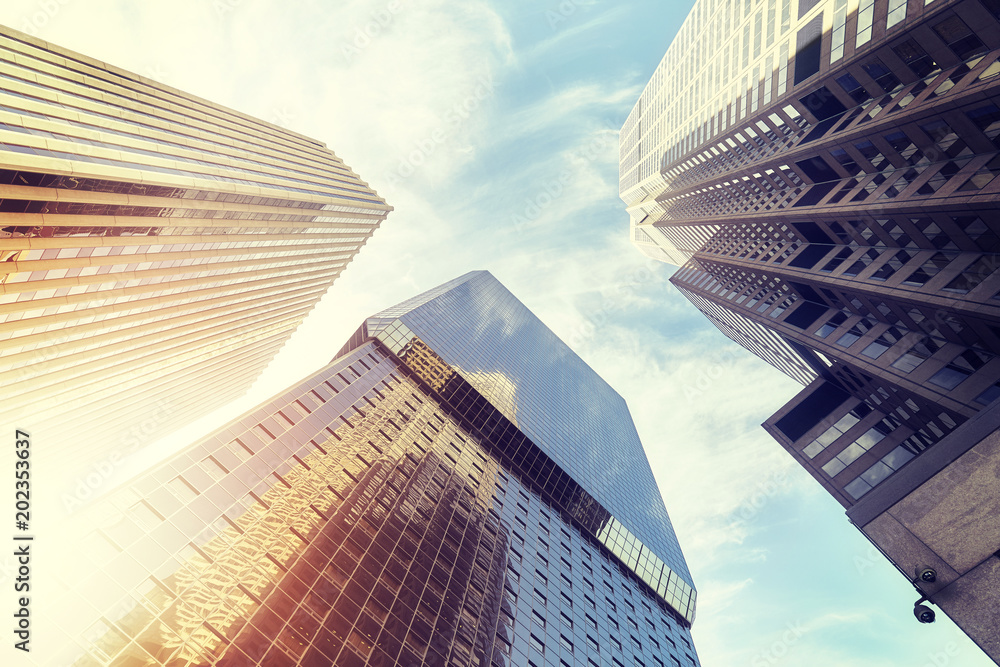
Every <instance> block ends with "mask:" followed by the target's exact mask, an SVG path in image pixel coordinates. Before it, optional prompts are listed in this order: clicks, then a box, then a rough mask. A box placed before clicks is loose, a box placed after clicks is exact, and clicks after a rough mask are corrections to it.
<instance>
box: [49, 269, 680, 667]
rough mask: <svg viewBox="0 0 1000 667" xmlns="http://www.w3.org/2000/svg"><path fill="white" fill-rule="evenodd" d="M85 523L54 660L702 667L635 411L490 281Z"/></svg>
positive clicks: (410, 317) (375, 324)
mask: <svg viewBox="0 0 1000 667" xmlns="http://www.w3.org/2000/svg"><path fill="white" fill-rule="evenodd" d="M86 511H87V512H89V515H88V516H89V517H91V518H92V517H94V516H96V517H98V522H99V524H100V528H99V529H98V530H96V531H94V532H91V533H89V535H88V536H87V537H86V538H83V539H81V540H80V541H79V542H75V544H78V545H79V548H78V552H79V556H77V557H75V558H74V559H73V561H72V562H67V563H66V564H65V565H64V566H62V567H60V568H59V569H58V571H51V572H48V573H47V576H46V578H45V580H46V582H47V581H49V580H50V579H51V581H52V582H53V588H54V590H53V591H52V592H51V595H52V596H54V597H55V598H57V599H58V600H59V601H60V604H59V605H58V606H57V608H54V607H53V605H48V604H44V603H38V604H37V605H36V614H38V615H42V614H45V615H46V619H47V620H48V621H50V622H51V624H50V625H47V626H46V627H47V628H50V630H49V631H51V632H52V633H53V636H51V637H46V639H45V646H47V647H56V646H58V647H60V648H61V651H59V652H58V653H57V654H55V655H53V656H51V660H52V661H53V662H54V663H55V664H75V665H79V666H84V665H88V666H89V665H97V664H100V665H103V664H115V665H148V664H157V665H160V664H162V665H180V664H184V665H209V664H212V665H215V664H217V665H256V664H261V665H310V666H311V665H323V666H328V665H330V664H331V663H332V664H335V665H337V666H338V667H351V666H354V665H358V666H360V665H403V666H406V667H410V666H413V665H444V664H448V665H478V666H480V667H490V666H496V667H508V666H515V665H516V666H526V665H534V666H535V667H543V666H545V665H569V666H575V665H582V666H587V667H589V666H590V665H611V666H616V665H617V666H620V667H624V666H626V665H629V666H631V665H641V666H646V667H678V666H683V667H691V666H692V665H697V664H698V660H697V657H696V654H695V651H694V648H693V647H692V644H691V638H690V632H689V628H690V625H691V622H692V621H693V620H694V615H695V591H694V588H693V585H692V580H691V575H690V573H689V572H688V568H687V565H686V564H685V561H684V557H683V555H682V553H681V550H680V547H679V546H678V543H677V539H676V537H675V535H674V532H673V530H672V528H671V524H670V520H669V518H668V516H667V512H666V510H665V508H664V506H663V500H662V497H661V496H660V494H659V491H658V489H657V486H656V483H655V481H654V479H653V475H652V472H651V470H650V467H649V464H648V462H647V460H646V457H645V453H644V452H643V449H642V445H641V443H640V441H639V438H638V435H637V433H636V430H635V426H634V425H633V423H632V420H631V417H630V415H629V411H628V408H627V406H626V404H625V401H624V400H623V399H622V397H621V396H620V395H619V394H617V393H616V392H615V391H614V390H613V389H612V388H611V387H610V386H608V384H607V383H605V382H604V381H603V380H602V379H601V378H600V377H599V376H597V374H596V373H594V371H593V370H591V369H590V367H588V366H587V365H586V364H585V363H584V362H583V361H582V360H581V359H580V358H579V357H577V356H576V355H575V354H574V353H573V352H572V351H571V350H570V349H569V348H568V347H567V346H566V345H565V344H564V343H563V342H562V341H560V340H559V339H558V338H557V337H556V336H555V335H554V334H553V333H552V332H551V331H550V330H549V329H548V328H546V327H545V326H544V325H543V324H542V323H541V321H539V320H538V319H537V318H536V317H535V316H534V315H533V314H532V313H531V312H530V311H529V310H528V309H527V308H525V307H524V305H523V304H521V303H520V302H519V301H518V300H517V299H516V298H515V297H514V296H512V295H511V294H510V292H508V291H507V290H506V289H505V288H504V287H503V286H502V285H501V284H500V283H499V282H498V281H497V280H496V279H495V278H493V276H491V275H490V274H489V273H486V272H473V273H470V274H467V275H465V276H462V277H460V278H457V279H455V280H453V281H451V282H449V283H446V284H444V285H442V286H440V287H438V288H436V289H434V290H431V291H429V292H426V293H424V294H422V295H420V296H418V297H415V298H413V299H411V300H409V301H406V302H404V303H401V304H399V305H398V306H395V307H393V308H390V309H388V310H385V311H383V312H381V313H379V314H377V315H375V316H373V317H371V318H369V319H367V320H365V322H364V323H363V325H362V326H361V328H360V329H359V330H358V331H357V333H356V334H355V335H354V336H353V337H352V338H351V340H350V341H349V342H348V343H347V344H346V345H345V346H344V347H343V349H342V350H341V351H340V352H339V353H338V355H337V357H336V359H335V360H334V361H333V362H332V363H330V364H329V365H328V366H326V367H325V368H323V369H322V370H320V371H319V372H317V373H316V374H314V375H312V376H311V377H309V378H307V379H305V380H303V381H302V382H301V383H299V384H297V385H296V386H294V387H292V388H290V389H288V390H287V391H284V392H282V393H280V394H278V395H277V396H275V398H274V399H273V400H271V401H269V402H267V403H266V404H264V405H261V406H259V407H258V408H256V409H254V410H252V411H251V412H249V413H247V414H246V415H244V416H242V417H240V418H239V419H237V420H235V421H234V422H232V423H230V424H228V425H227V426H225V427H223V428H221V429H219V430H218V431H216V432H215V433H214V434H212V435H211V436H209V437H207V438H206V439H204V440H202V441H201V442H199V443H197V444H195V445H193V446H191V447H190V448H188V449H186V450H184V451H182V452H181V453H179V454H177V455H176V456H174V457H173V458H171V459H169V460H167V461H166V462H164V463H162V464H160V465H159V466H158V467H156V468H153V469H152V470H151V471H149V472H148V473H146V474H143V475H141V476H140V477H139V478H137V479H136V480H134V482H133V483H131V484H130V485H128V486H126V487H124V488H123V489H121V490H119V491H117V492H115V493H113V494H112V495H110V496H109V497H108V498H107V499H105V500H104V501H102V502H100V503H97V504H95V505H92V506H91V507H89V508H88V509H87V510H86ZM78 525H83V524H82V522H79V523H78ZM42 583H45V582H42ZM80 609H83V610H85V612H80V611H79V610H80ZM81 654H83V655H82V656H81ZM36 659H39V658H36ZM60 661H61V662H60Z"/></svg>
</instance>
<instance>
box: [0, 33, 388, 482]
mask: <svg viewBox="0 0 1000 667" xmlns="http://www.w3.org/2000/svg"><path fill="white" fill-rule="evenodd" d="M0 80H2V84H0V350H2V355H0V384H2V386H3V387H4V401H3V406H2V408H0V411H2V415H3V419H0V423H3V424H5V425H6V426H9V427H10V428H15V427H17V428H22V429H27V430H30V431H33V432H34V433H35V435H36V437H38V438H42V439H44V441H45V442H48V443H52V448H49V449H50V450H51V449H55V448H56V447H55V443H58V451H59V456H58V458H59V461H60V462H61V464H63V465H64V466H65V467H67V468H70V469H77V470H83V469H84V468H85V466H84V465H83V464H85V463H88V462H90V461H92V460H94V459H99V458H106V457H108V456H118V457H120V456H124V455H126V454H128V453H129V452H130V451H132V450H133V449H135V448H136V447H137V446H138V444H140V440H142V438H139V437H137V436H144V438H146V439H148V438H149V437H150V434H151V433H152V432H155V433H156V435H162V434H164V433H166V432H167V431H168V430H169V429H171V428H172V427H175V426H178V425H181V424H184V423H188V422H190V421H193V420H194V419H195V418H197V417H199V416H201V415H203V414H205V413H207V412H209V411H210V410H212V409H214V408H216V407H219V406H221V405H223V404H225V403H226V402H228V401H230V400H232V399H233V398H235V397H237V396H239V395H241V394H242V393H243V392H245V391H246V390H247V389H248V388H249V386H250V385H251V383H252V382H253V380H254V379H255V378H256V377H257V376H258V375H259V374H260V372H261V370H262V369H263V368H264V367H265V366H266V365H267V364H268V362H269V361H270V360H271V359H272V358H273V357H274V355H275V353H276V352H277V351H278V349H279V348H280V347H281V346H282V345H283V344H284V342H285V341H286V340H287V339H288V337H289V336H290V335H291V333H292V331H294V330H295V328H296V327H297V326H298V324H299V323H300V322H301V321H302V319H303V318H304V317H305V315H306V314H307V313H308V312H309V311H310V310H311V309H312V307H313V306H314V305H315V304H316V302H317V301H318V300H319V298H320V297H321V296H322V295H323V294H324V293H325V292H326V290H327V289H328V288H329V286H330V285H331V284H332V282H333V281H334V279H336V277H337V276H338V275H339V274H340V272H341V271H342V270H343V268H344V267H345V266H346V265H347V263H348V262H349V261H350V260H351V259H352V258H353V257H354V255H355V254H356V253H357V252H358V250H359V249H360V248H361V246H362V245H363V244H364V243H365V241H366V240H367V239H368V238H369V236H371V234H372V233H373V231H374V230H375V229H376V228H377V227H378V226H379V224H380V223H381V221H382V220H383V219H384V218H385V216H386V214H387V213H388V212H389V211H390V210H391V208H390V207H389V206H387V205H386V204H385V202H384V201H383V200H382V199H381V198H380V197H378V196H377V195H376V194H375V192H374V191H373V190H372V189H371V188H369V187H368V186H367V185H366V184H365V182H364V181H362V180H361V179H360V178H359V177H358V176H357V175H356V174H355V173H354V172H353V171H351V170H350V168H348V167H347V166H346V165H344V163H343V162H342V161H341V160H340V159H339V158H338V157H337V156H336V155H335V154H334V153H333V152H332V151H330V150H329V149H327V148H326V147H325V146H324V145H323V144H321V143H320V142H318V141H316V140H314V139H310V138H308V137H304V136H302V135H299V134H296V133H295V132H291V131H289V130H286V129H284V128H281V127H278V126H276V125H273V124H270V123H267V122H264V121H261V120H259V119H256V118H252V117H250V116H247V115H245V114H242V113H239V112H236V111H233V110H231V109H226V108H224V107H221V106H219V105H217V104H213V103H212V102H209V101H206V100H203V99H199V98H197V97H194V96H192V95H188V94H185V93H183V92H180V91H178V90H175V89H173V88H171V87H169V86H165V85H162V84H159V83H157V82H155V81H151V80H149V79H146V78H144V77H141V76H138V75H136V74H133V73H131V72H126V71H124V70H121V69H118V68H116V67H113V66H111V65H107V64H105V63H102V62H99V61H96V60H94V59H92V58H88V57H86V56H83V55H80V54H78V53H73V52H71V51H67V50H65V49H62V48H59V47H56V46H53V45H50V44H47V43H45V42H43V41H41V40H38V39H35V38H33V37H30V36H28V35H25V34H22V33H19V32H17V31H14V30H11V29H8V28H0ZM137 428H139V429H140V430H139V431H138V433H136V432H135V429H137ZM88 436H90V437H88ZM50 479H51V478H50Z"/></svg>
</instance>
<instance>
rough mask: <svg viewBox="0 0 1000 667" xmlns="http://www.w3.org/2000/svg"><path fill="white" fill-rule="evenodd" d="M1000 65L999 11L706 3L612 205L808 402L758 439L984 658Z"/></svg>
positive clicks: (995, 348)
mask: <svg viewBox="0 0 1000 667" xmlns="http://www.w3.org/2000/svg"><path fill="white" fill-rule="evenodd" d="M998 58H1000V4H998V3H997V2H996V1H995V0H929V1H927V2H909V3H908V2H905V1H904V0H888V2H875V1H873V0H860V1H857V0H797V1H796V2H792V0H762V1H761V2H753V3H751V2H749V1H748V2H740V1H732V2H722V1H719V0H699V1H698V2H697V3H696V4H695V5H694V8H693V9H692V11H691V14H690V15H689V16H688V18H687V20H686V21H685V23H684V25H683V26H682V28H681V29H680V31H679V33H678V35H677V37H676V39H675V40H674V42H673V44H671V46H670V48H669V50H668V51H667V54H666V55H665V56H664V58H663V61H662V62H661V63H660V65H659V66H658V67H657V69H656V72H655V73H654V75H653V77H652V79H651V80H650V82H649V84H648V85H647V87H646V89H645V91H644V92H643V94H642V97H641V99H640V100H639V101H638V103H637V104H636V106H635V108H634V109H633V110H632V112H631V114H630V115H629V117H628V120H627V121H626V123H625V125H624V127H623V128H622V132H621V182H620V189H621V196H622V198H623V200H624V201H625V203H626V205H627V208H628V212H629V217H630V233H631V235H632V240H633V242H634V243H635V245H636V246H637V247H638V248H640V249H641V250H642V251H643V252H644V253H645V254H646V255H647V256H650V257H652V258H654V259H657V260H660V261H664V262H667V263H671V264H674V265H676V266H679V267H680V268H679V270H678V271H677V272H676V273H675V274H674V275H673V277H672V278H671V282H672V283H673V284H674V285H675V286H676V287H677V288H678V289H679V290H680V291H681V293H682V294H684V295H685V296H686V297H687V298H688V299H689V300H690V301H691V302H692V303H693V304H694V305H695V306H696V307H697V308H698V309H699V310H701V311H702V312H703V313H704V314H705V315H706V316H707V317H708V318H709V319H710V320H711V321H712V322H713V324H715V325H716V326H717V327H718V328H719V329H720V330H721V331H722V332H723V333H724V334H725V335H726V336H728V337H729V338H731V339H732V340H734V341H736V342H737V343H739V344H740V345H742V346H744V347H746V348H747V349H748V350H750V351H751V352H753V353H754V354H756V355H757V356H759V357H760V358H761V359H763V360H764V361H766V362H768V363H769V364H771V365H773V366H775V367H776V368H778V369H779V370H781V371H782V372H784V373H786V374H787V375H789V376H790V377H792V378H794V379H795V380H797V381H798V382H800V383H801V384H802V385H804V386H805V388H804V389H803V391H802V392H801V393H800V394H799V395H798V396H796V397H795V398H794V399H793V400H792V401H791V402H789V404H788V405H786V406H785V407H784V408H782V409H781V410H780V411H778V412H777V413H776V414H775V415H774V416H773V417H772V418H771V419H769V420H768V421H767V423H766V424H765V427H766V428H767V430H768V432H769V433H771V434H772V435H773V436H774V437H775V438H776V439H777V440H778V442H779V443H780V444H781V445H782V446H783V447H784V448H785V449H786V451H788V452H789V454H790V455H791V456H793V457H794V458H795V459H796V461H797V462H799V463H800V464H801V465H802V466H803V467H804V468H805V469H806V470H808V471H809V473H810V474H811V475H813V477H814V478H815V479H816V480H817V481H818V482H820V483H821V484H822V485H823V486H824V488H826V489H827V490H828V491H829V492H830V493H831V495H832V496H833V497H834V498H836V499H837V500H838V501H839V502H840V503H841V504H842V505H844V506H845V507H847V508H850V509H849V514H850V515H851V518H852V520H853V521H854V522H855V523H856V524H857V525H858V526H859V527H861V528H862V530H863V531H864V532H865V533H866V535H868V536H869V537H870V538H872V539H873V540H874V541H875V542H876V543H878V544H879V546H880V547H881V548H882V549H883V551H885V552H886V553H887V555H889V556H890V558H891V559H892V560H893V562H894V563H895V564H896V565H897V566H899V568H900V569H901V570H902V572H903V574H904V575H906V577H907V579H911V580H912V579H913V578H914V574H913V573H914V570H915V569H920V568H922V567H924V566H925V565H926V564H927V563H930V562H933V563H935V564H936V565H935V566H934V567H935V568H936V569H937V570H938V571H939V572H938V576H937V578H936V580H935V581H933V582H927V581H922V582H920V583H919V586H920V587H921V591H922V593H924V594H926V595H929V596H930V597H931V599H932V601H933V602H937V603H938V604H939V605H940V606H942V608H944V609H945V610H946V611H948V613H949V615H951V616H952V617H953V618H955V619H956V620H957V621H959V623H960V625H962V627H963V628H964V629H965V630H966V631H967V632H969V634H970V635H971V636H972V637H973V638H974V639H975V640H976V641H977V642H978V643H979V644H980V646H982V647H983V648H984V649H985V650H986V651H987V653H989V654H990V655H991V656H992V657H994V659H1000V643H998V641H997V639H996V636H997V635H996V627H997V622H998V621H997V618H996V612H995V611H994V609H995V608H996V602H997V600H996V596H995V594H994V593H992V592H991V591H996V590H1000V569H998V568H997V567H996V565H995V563H996V561H997V557H996V554H1000V540H998V539H997V538H996V535H998V534H1000V532H998V530H1000V524H998V523H997V522H996V520H995V519H993V518H990V517H995V516H997V512H998V510H1000V492H998V490H997V486H996V484H995V483H993V484H992V485H991V484H988V483H984V484H979V483H973V482H971V481H970V478H968V477H967V476H966V475H967V474H968V473H969V471H970V470H973V469H976V470H989V469H991V466H994V467H995V465H996V462H998V461H1000V456H998V455H997V453H996V452H994V451H993V450H992V449H991V445H989V442H990V438H991V437H993V436H989V434H990V433H991V432H992V430H991V429H995V428H997V427H1000V423H998V422H1000V415H998V410H1000V408H998V404H997V399H998V398H1000V382H998V378H1000V356H998V355H1000V271H997V269H998V268H1000V255H998V251H1000V210H998V209H1000V207H998V205H997V200H998V193H1000V178H997V176H998V175H1000V151H998V148H1000V76H998V75H1000V60H998ZM991 424H992V426H990V425H991ZM960 470H961V471H965V472H960ZM969 485H971V486H969ZM921 489H923V490H922V491H921ZM918 497H920V498H921V500H920V501H917V500H916V498H918ZM918 505H919V506H920V507H921V509H920V510H919V511H918V510H917V509H916V508H917V506H918ZM904 506H906V507H909V509H907V510H905V511H904V510H903V509H902V508H903V507H904ZM931 517H933V518H931ZM956 526H961V528H960V529H956V528H955V527H956ZM987 536H989V537H987ZM942 572H948V574H947V576H945V575H944V574H941V573H942Z"/></svg>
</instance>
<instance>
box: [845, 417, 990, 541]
mask: <svg viewBox="0 0 1000 667" xmlns="http://www.w3.org/2000/svg"><path fill="white" fill-rule="evenodd" d="M998 429H1000V403H998V402H995V403H994V404H993V405H991V406H990V407H988V408H986V409H984V410H983V411H982V412H980V413H979V414H977V415H976V416H974V417H972V418H971V419H969V421H967V422H965V423H964V424H962V425H961V426H959V427H958V428H956V429H955V430H954V431H953V432H952V433H951V434H950V435H948V436H947V437H945V438H944V439H943V440H941V442H939V443H937V444H936V445H934V446H932V447H931V448H930V449H928V450H927V451H926V452H924V453H923V454H921V455H920V456H918V457H916V458H915V459H914V460H913V461H912V462H911V463H910V464H909V465H907V466H905V467H904V468H903V469H902V470H900V471H899V472H897V473H896V474H894V475H892V476H891V477H889V479H887V480H886V481H884V482H883V483H881V484H879V485H878V486H876V487H875V488H874V489H872V490H871V491H869V492H868V493H867V494H865V496H864V497H862V498H861V500H859V501H858V502H857V503H856V504H855V505H854V506H853V507H851V508H850V509H849V510H847V517H848V518H849V519H850V520H851V523H853V524H854V525H856V526H859V527H864V526H865V525H867V524H869V523H871V522H872V521H873V520H874V519H875V518H876V517H878V516H879V515H880V514H882V513H883V512H885V511H887V510H888V509H889V508H890V507H892V506H893V505H895V504H896V503H898V502H899V501H900V500H902V499H903V498H905V497H906V496H908V495H909V494H910V493H912V492H914V491H915V490H917V488H918V487H920V486H921V485H922V484H924V483H925V482H927V481H928V480H930V479H931V478H932V477H934V475H936V474H937V473H939V472H940V471H941V470H943V469H944V468H945V467H946V466H948V465H949V464H951V463H953V462H954V461H955V460H957V459H958V458H959V457H960V456H962V455H963V454H965V453H966V452H968V451H969V450H970V449H972V448H973V447H975V446H976V445H977V444H979V443H980V442H981V441H982V440H983V439H985V438H986V437H987V436H989V435H990V434H991V433H993V432H994V431H996V430H998Z"/></svg>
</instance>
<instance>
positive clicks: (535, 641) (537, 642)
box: [528, 633, 545, 655]
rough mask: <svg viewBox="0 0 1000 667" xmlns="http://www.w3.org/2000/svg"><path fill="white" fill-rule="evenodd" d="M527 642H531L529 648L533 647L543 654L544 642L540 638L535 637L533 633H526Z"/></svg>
mask: <svg viewBox="0 0 1000 667" xmlns="http://www.w3.org/2000/svg"><path fill="white" fill-rule="evenodd" d="M528 643H529V644H531V648H533V649H535V650H536V651H538V652H539V653H541V654H543V655H544V653H545V643H544V642H543V641H542V640H541V639H539V638H538V637H536V636H535V635H534V633H531V634H529V635H528Z"/></svg>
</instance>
